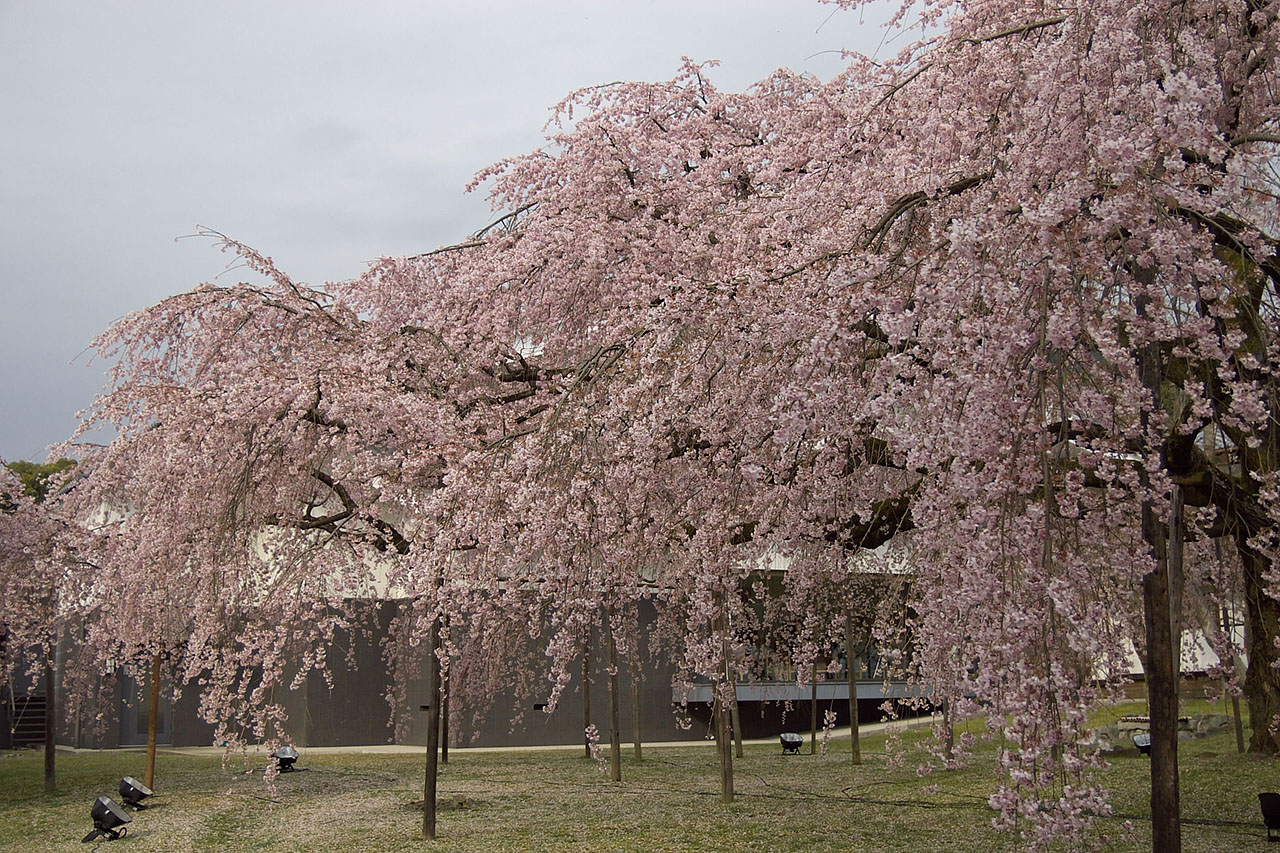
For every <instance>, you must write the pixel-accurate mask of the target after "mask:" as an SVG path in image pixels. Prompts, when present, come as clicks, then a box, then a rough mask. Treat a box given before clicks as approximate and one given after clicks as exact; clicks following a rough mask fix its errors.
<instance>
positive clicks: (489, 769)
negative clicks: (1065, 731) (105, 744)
mask: <svg viewBox="0 0 1280 853" xmlns="http://www.w3.org/2000/svg"><path fill="white" fill-rule="evenodd" d="M1140 710H1141V709H1140V708H1139V707H1136V706H1123V707H1117V708H1114V709H1108V710H1107V711H1106V712H1105V713H1106V715H1107V716H1109V717H1115V716H1119V715H1120V714H1122V713H1132V712H1134V711H1140ZM1191 710H1208V708H1202V709H1191ZM1216 710H1219V711H1220V710H1222V706H1221V705H1219V706H1217V708H1216ZM920 737H923V735H922V734H918V733H908V734H907V735H905V736H904V737H903V738H902V744H901V750H902V752H903V753H904V754H903V756H902V758H903V760H902V761H900V762H891V761H890V760H889V756H888V754H887V753H886V746H885V738H884V737H883V736H878V737H870V738H864V741H863V758H864V760H863V763H862V764H861V765H860V766H853V765H852V764H851V763H850V761H849V758H848V754H847V752H846V751H845V750H846V749H847V743H848V742H847V741H834V742H833V743H832V747H833V749H832V752H831V754H829V755H827V756H825V757H824V756H822V755H813V756H810V755H808V754H807V746H806V747H805V748H803V749H802V750H801V754H800V755H796V756H783V755H782V754H781V750H780V748H779V747H778V746H777V745H776V744H768V745H765V744H759V745H748V747H747V754H746V757H745V758H744V759H741V760H739V761H738V762H737V763H736V768H735V770H736V783H737V784H736V788H737V798H736V801H735V802H734V803H733V804H731V805H723V804H721V803H720V801H719V789H718V785H719V769H718V765H717V762H716V756H715V752H714V749H713V748H712V747H711V746H710V745H704V744H700V745H695V746H689V747H668V748H661V749H659V748H650V749H648V750H646V751H645V758H644V760H643V761H641V762H639V763H637V762H635V761H633V760H630V752H629V751H627V752H626V753H625V754H624V765H623V773H624V781H623V782H622V783H620V784H619V783H614V782H611V781H609V778H608V776H607V774H603V773H601V772H600V770H599V768H598V767H597V765H596V764H595V762H593V761H590V760H587V759H585V758H584V757H582V755H581V754H580V753H578V752H576V751H563V752H560V751H552V752H484V753H481V752H466V751H455V752H453V753H452V755H451V760H450V763H449V764H448V765H447V766H446V767H444V768H443V771H442V774H441V778H440V795H441V797H442V798H445V797H453V798H455V799H456V798H457V797H459V796H460V797H462V798H465V805H466V807H465V808H453V809H448V810H444V811H441V813H440V816H439V823H438V832H439V840H438V841H436V842H435V843H434V844H428V843H427V842H424V841H422V840H421V837H420V834H419V833H420V826H421V812H420V811H416V810H414V809H413V808H412V806H411V805H410V804H411V803H412V802H413V801H414V800H417V799H420V798H421V796H422V794H421V785H422V772H423V760H422V756H421V755H420V754H385V753H384V754H367V753H319V752H310V753H308V752H307V751H305V750H304V751H303V758H302V761H301V762H300V764H301V765H303V766H305V767H306V768H307V769H306V771H305V772H301V773H293V774H287V775H282V776H280V777H279V779H278V781H277V783H276V789H275V792H274V795H273V794H271V793H270V792H269V791H268V790H267V789H266V788H265V787H264V784H263V779H262V773H261V770H262V767H263V766H264V764H265V763H266V760H265V759H264V758H263V757H262V756H260V755H259V756H250V757H249V759H248V760H247V761H245V760H241V759H236V760H234V761H232V762H230V763H229V764H227V765H225V766H224V765H223V763H222V761H221V760H220V759H219V758H217V757H211V756H192V755H179V754H168V753H162V754H161V755H160V756H159V759H158V762H157V771H156V789H157V796H156V797H155V798H154V802H156V803H157V804H158V805H157V806H156V807H154V808H151V809H148V810H146V811H143V812H139V813H137V814H136V815H135V818H134V821H133V823H132V824H130V833H129V835H128V836H127V837H126V838H125V839H122V840H120V841H116V842H110V844H109V846H108V847H106V848H105V850H107V851H110V853H129V851H130V850H133V851H154V850H162V851H169V850H173V851H204V850H210V851H212V850H219V851H221V850H225V851H249V850H254V851H286V850H287V851H312V850H314V851H333V850H357V851H358V850H378V851H382V850H387V851H395V850H422V849H436V850H449V851H455V850H456V851H504V850H509V851H517V850H518V851H525V850H530V851H537V850H545V851H552V850H556V851H560V850H582V851H610V853H613V851H633V850H634V851H658V850H691V851H692V850H698V851H707V850H717V851H727V850H753V851H755V850H767V851H805V853H812V852H813V851H837V850H838V851H849V850H858V851H904V853H925V852H926V851H944V850H945V851H966V850H972V851H982V853H992V852H993V851H1000V850H1016V849H1017V848H1018V843H1017V839H1016V837H1014V836H1011V835H1009V834H1007V833H998V832H996V831H994V830H993V829H992V828H991V818H992V812H991V810H990V809H989V808H988V806H987V803H986V800H987V796H988V794H989V793H990V791H991V790H992V788H993V786H994V785H995V783H996V779H995V775H994V771H993V769H992V761H991V758H992V754H993V751H994V749H995V745H994V744H991V743H986V744H980V746H979V748H978V750H977V754H976V756H975V759H974V760H973V761H972V762H971V763H970V764H969V766H967V767H965V768H963V769H961V770H954V771H946V772H941V771H939V772H934V773H932V774H931V775H929V777H928V778H925V779H921V778H920V777H919V776H918V775H917V772H916V768H917V766H918V764H919V761H920V755H921V754H920V753H918V752H917V751H916V750H915V747H914V741H915V740H917V739H918V738H920ZM0 756H2V757H0V851H29V850H49V851H61V850H65V851H74V850H80V851H84V850H89V849H91V848H90V847H88V846H85V845H81V843H80V839H81V838H82V837H83V836H84V835H85V833H86V832H88V831H89V829H90V828H91V823H90V821H89V817H88V813H89V806H90V805H91V804H92V802H93V800H94V798H95V797H96V796H98V795H99V794H107V795H112V796H114V791H115V787H116V783H117V782H118V780H119V777H120V776H122V775H133V776H138V777H140V776H141V775H142V755H141V753H139V752H133V751H127V752H125V751H117V752H82V753H60V754H59V756H58V791H57V793H55V794H53V795H50V796H46V795H45V794H44V792H43V789H42V775H41V774H42V769H43V763H42V756H41V753H40V752H38V751H35V750H24V751H21V752H17V753H9V754H3V753H0ZM1179 761H1180V764H1181V771H1182V772H1181V780H1182V781H1181V791H1182V806H1183V818H1184V821H1185V825H1184V829H1183V832H1184V849H1185V850H1186V851H1188V853H1194V852H1195V851H1202V853H1222V851H1229V850H1230V851H1236V850H1253V849H1257V850H1265V849H1267V844H1266V833H1265V831H1264V830H1263V827H1262V824H1261V821H1260V813H1259V810H1258V804H1257V793H1258V792H1259V791H1263V790H1275V789H1280V761H1277V760H1275V759H1271V758H1264V757H1260V756H1255V755H1247V754H1245V755H1241V754H1238V753H1237V752H1236V747H1235V738H1234V735H1233V734H1232V733H1230V732H1227V733H1223V734H1219V735H1215V736H1213V737H1209V738H1204V739H1199V740H1192V741H1185V742H1183V743H1182V744H1181V749H1180V756H1179ZM1149 767H1150V764H1149V761H1148V760H1147V759H1146V758H1143V757H1140V756H1138V755H1137V754H1136V753H1132V754H1120V755H1117V756H1115V757H1114V758H1113V759H1112V761H1111V767H1110V768H1109V769H1108V770H1107V771H1105V772H1104V773H1103V774H1102V776H1101V780H1100V781H1101V782H1102V784H1104V785H1105V786H1106V787H1107V788H1108V789H1110V790H1111V791H1112V792H1113V804H1114V807H1115V811H1116V813H1117V816H1116V817H1113V818H1105V819H1102V820H1099V821H1098V831H1099V835H1105V836H1106V837H1107V839H1108V840H1107V841H1106V842H1105V846H1104V849H1107V850H1117V851H1140V850H1150V835H1149V830H1150V824H1149V821H1148V820H1147V816H1148V814H1149V812H1148V805H1147V796H1148V790H1149V788H1148V786H1149V772H1150V771H1149Z"/></svg>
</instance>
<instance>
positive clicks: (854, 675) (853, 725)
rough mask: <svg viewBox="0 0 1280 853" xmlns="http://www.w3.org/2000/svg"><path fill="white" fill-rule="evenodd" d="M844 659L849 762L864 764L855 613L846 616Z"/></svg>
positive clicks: (848, 612) (846, 612) (846, 613)
mask: <svg viewBox="0 0 1280 853" xmlns="http://www.w3.org/2000/svg"><path fill="white" fill-rule="evenodd" d="M844 657H845V662H846V663H845V668H846V669H847V670H848V672H847V677H848V679H849V760H850V761H852V762H853V763H854V764H861V763H862V742H861V739H860V738H859V734H858V666H857V660H856V659H855V658H854V636H853V613H852V612H850V611H847V610H846V611H845V614H844Z"/></svg>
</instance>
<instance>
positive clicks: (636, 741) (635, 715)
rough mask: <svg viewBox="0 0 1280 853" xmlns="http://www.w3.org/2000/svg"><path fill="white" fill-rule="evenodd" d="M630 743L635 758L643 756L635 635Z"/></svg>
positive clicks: (638, 647)
mask: <svg viewBox="0 0 1280 853" xmlns="http://www.w3.org/2000/svg"><path fill="white" fill-rule="evenodd" d="M631 742H632V743H631V745H632V748H633V749H634V750H635V759H636V761H640V760H642V758H643V755H642V747H641V734H640V638H639V637H636V647H635V648H634V649H633V650H632V652H631Z"/></svg>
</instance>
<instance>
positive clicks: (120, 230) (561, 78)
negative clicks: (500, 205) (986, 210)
mask: <svg viewBox="0 0 1280 853" xmlns="http://www.w3.org/2000/svg"><path fill="white" fill-rule="evenodd" d="M833 11H834V10H833V7H831V6H824V5H820V4H818V3H817V2H813V0H716V2H711V1H710V0H684V2H679V0H671V1H670V2H669V0H628V2H603V1H602V2H585V0H582V2H569V0H557V2H536V0H526V2H514V0H513V1H512V2H499V1H498V0H465V2H464V0H456V2H443V0H440V2H433V0H419V2H373V0H364V2H335V0H310V2H261V0H259V2H217V3H212V2H177V1H176V0H150V2H110V1H109V0H93V1H92V2H89V0H30V2H27V0H0V305H2V306H3V317H4V330H3V334H0V342H2V345H3V352H2V353H0V371H2V374H0V458H3V459H5V460H6V461H13V460H16V459H43V458H44V456H45V452H46V451H45V448H46V446H47V445H49V444H52V443H54V442H57V441H61V440H63V439H65V438H66V437H68V436H69V435H70V434H71V432H72V431H73V430H74V428H75V423H76V421H75V412H76V411H77V410H78V409H81V408H83V407H85V406H86V405H88V404H89V403H90V402H91V401H92V399H93V396H94V394H95V393H97V392H98V391H99V390H101V388H102V385H103V382H104V376H103V369H104V368H103V365H102V364H100V363H97V364H94V365H91V366H88V367H86V366H85V363H86V360H87V357H88V352H87V351H86V347H87V346H88V344H89V342H90V341H91V340H92V339H93V337H94V336H95V334H97V333H98V332H99V331H101V330H103V329H104V328H106V327H107V326H108V325H109V324H110V323H111V322H112V321H113V320H115V319H117V318H119V317H121V316H123V315H124V314H127V313H128V312H130V311H134V310H137V309H140V308H143V307H145V306H147V305H150V304H152V303H154V302H156V301H157V300H159V299H161V298H163V297H164V296H167V295H169V294H173V293H179V292H181V291H184V290H188V289H190V288H192V287H194V286H196V285H197V284H199V283H201V282H203V281H209V280H212V279H213V278H214V277H215V276H217V275H218V274H219V273H220V272H222V271H223V269H224V267H225V265H226V263H227V260H228V258H227V256H226V255H223V254H220V253H219V252H218V251H216V250H215V249H214V248H213V247H212V245H211V244H210V243H209V242H208V241H207V240H202V239H190V240H175V238H176V237H179V236H181V235H185V234H191V233H192V232H193V231H195V229H196V226H197V225H203V226H207V227H210V228H214V229H217V230H219V231H221V232H223V233H225V234H227V235H229V236H231V237H234V238H235V239H237V240H240V241H241V242H244V243H247V244H249V245H251V246H253V247H255V248H256V249H258V250H260V251H262V252H264V253H265V254H267V255H270V256H271V257H273V258H274V259H275V261H276V263H277V264H278V265H279V266H280V267H281V268H282V269H284V270H285V271H286V272H288V273H289V274H290V275H291V276H293V277H294V278H295V279H297V280H301V281H307V282H311V283H318V282H323V281H326V280H339V279H344V278H349V277H352V276H354V275H358V274H359V273H360V272H361V270H362V269H363V268H364V266H365V264H366V263H367V262H369V261H370V260H373V259H375V258H377V257H379V256H382V255H400V254H412V253H416V252H420V251H424V250H426V249H430V248H433V247H435V246H438V245H442V244H446V243H450V242H454V241H456V240H458V239H460V238H462V237H464V236H465V235H466V234H468V233H469V232H471V231H474V230H475V229H476V228H477V227H479V226H481V225H483V224H485V223H486V222H488V221H489V220H490V218H491V216H490V212H489V210H488V207H487V204H486V203H485V201H484V198H483V193H477V194H472V195H467V194H465V193H464V192H463V190H464V187H465V186H466V184H467V182H468V181H469V180H470V179H471V176H472V175H473V174H474V173H475V172H476V171H477V170H479V169H480V168H482V167H484V166H486V165H488V164H489V163H492V162H494V161H496V160H498V159H500V158H502V157H504V156H508V155H513V154H519V153H523V152H525V151H528V150H531V149H533V148H536V147H537V146H538V145H539V144H541V142H542V137H543V132H542V128H543V125H544V124H545V123H546V120H547V118H548V108H549V107H551V106H552V105H554V104H555V103H556V102H558V101H559V100H560V99H561V98H563V97H564V96H565V95H566V94H568V93H569V92H570V91H572V90H574V89H578V88H581V87H583V86H589V85H595V84H599V83H606V82H610V81H613V80H665V79H669V78H670V77H672V76H674V74H675V73H676V71H677V69H678V67H679V64H680V58H681V56H684V55H687V56H689V57H690V58H691V59H694V60H696V61H702V60H707V59H718V60H720V61H721V63H722V64H721V66H720V68H719V69H717V70H715V71H713V72H712V74H711V79H712V80H713V82H715V83H716V85H718V86H719V87H720V88H722V89H726V90H742V89H745V88H746V87H748V86H749V85H750V84H751V83H752V82H754V81H756V80H758V79H761V78H762V77H764V76H766V75H767V74H768V73H769V72H771V71H772V70H774V69H775V68H778V67H780V66H785V67H788V68H791V69H793V70H796V71H805V72H809V73H812V74H815V75H817V76H818V77H821V78H823V79H827V78H829V77H830V76H831V75H832V74H833V73H834V72H835V71H836V70H838V69H839V68H840V67H841V64H842V63H841V60H840V58H839V56H838V55H837V53H836V51H838V50H839V49H841V48H847V49H851V50H857V51H860V52H863V53H867V54H872V55H874V54H877V53H878V54H880V55H886V54H892V53H896V52H897V50H898V49H899V48H900V47H901V46H902V42H901V41H895V42H892V43H890V44H889V45H888V46H885V47H881V40H882V38H883V35H884V33H883V31H882V30H881V29H880V28H879V26H878V22H876V21H874V20H873V19H872V18H871V17H870V16H869V15H863V16H859V15H856V14H848V13H844V12H836V13H835V14H834V15H833ZM236 275H239V273H233V274H231V277H233V278H234V276H236Z"/></svg>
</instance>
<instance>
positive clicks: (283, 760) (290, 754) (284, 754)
mask: <svg viewBox="0 0 1280 853" xmlns="http://www.w3.org/2000/svg"><path fill="white" fill-rule="evenodd" d="M271 757H272V758H274V759H275V760H276V768H277V769H278V770H279V771H280V772H281V773H291V772H293V771H294V770H297V769H298V768H296V767H294V766H293V765H294V762H296V761H297V760H298V750H296V749H294V748H293V747H292V746H289V745H288V744H285V745H284V746H282V747H280V748H279V749H277V750H276V751H275V752H273V753H271Z"/></svg>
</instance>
